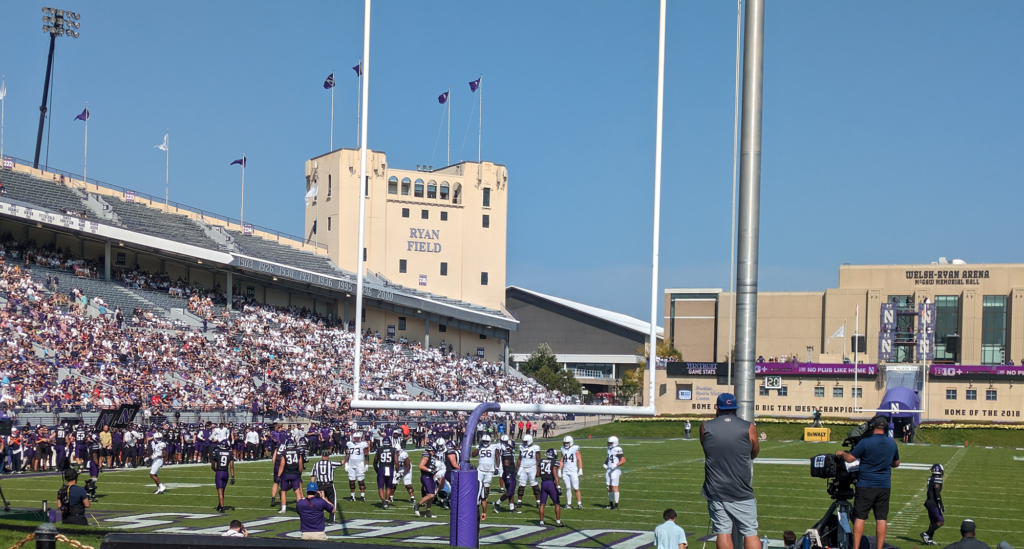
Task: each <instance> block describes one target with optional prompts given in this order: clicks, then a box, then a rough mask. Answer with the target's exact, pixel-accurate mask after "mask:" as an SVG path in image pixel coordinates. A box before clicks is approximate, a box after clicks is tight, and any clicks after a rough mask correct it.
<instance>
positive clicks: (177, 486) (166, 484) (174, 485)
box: [164, 482, 214, 490]
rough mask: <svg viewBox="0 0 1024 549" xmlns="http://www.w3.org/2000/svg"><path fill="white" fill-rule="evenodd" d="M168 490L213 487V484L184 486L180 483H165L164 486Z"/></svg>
mask: <svg viewBox="0 0 1024 549" xmlns="http://www.w3.org/2000/svg"><path fill="white" fill-rule="evenodd" d="M164 486H166V487H167V489H168V490H170V489H172V488H202V487H203V486H214V485H213V484H185V483H181V482H167V483H165V484H164Z"/></svg>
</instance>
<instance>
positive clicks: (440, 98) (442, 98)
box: [437, 92, 451, 105]
mask: <svg viewBox="0 0 1024 549" xmlns="http://www.w3.org/2000/svg"><path fill="white" fill-rule="evenodd" d="M449 93H451V92H444V93H442V94H441V95H439V96H437V102H438V103H440V104H442V105H444V104H445V103H447V102H448V94H449Z"/></svg>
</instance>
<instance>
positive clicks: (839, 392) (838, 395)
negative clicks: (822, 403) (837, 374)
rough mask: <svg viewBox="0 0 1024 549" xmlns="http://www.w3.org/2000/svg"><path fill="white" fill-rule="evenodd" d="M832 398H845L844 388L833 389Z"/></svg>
mask: <svg viewBox="0 0 1024 549" xmlns="http://www.w3.org/2000/svg"><path fill="white" fill-rule="evenodd" d="M832 398H843V388H842V387H833V388H832Z"/></svg>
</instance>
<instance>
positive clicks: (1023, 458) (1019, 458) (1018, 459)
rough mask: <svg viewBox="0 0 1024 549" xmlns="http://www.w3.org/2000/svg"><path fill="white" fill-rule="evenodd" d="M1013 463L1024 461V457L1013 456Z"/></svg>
mask: <svg viewBox="0 0 1024 549" xmlns="http://www.w3.org/2000/svg"><path fill="white" fill-rule="evenodd" d="M1013 461H1024V456H1013Z"/></svg>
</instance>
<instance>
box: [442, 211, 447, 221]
mask: <svg viewBox="0 0 1024 549" xmlns="http://www.w3.org/2000/svg"><path fill="white" fill-rule="evenodd" d="M441 221H448V212H441Z"/></svg>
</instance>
